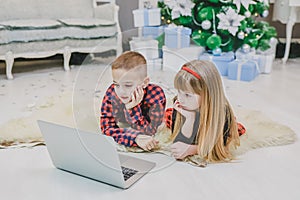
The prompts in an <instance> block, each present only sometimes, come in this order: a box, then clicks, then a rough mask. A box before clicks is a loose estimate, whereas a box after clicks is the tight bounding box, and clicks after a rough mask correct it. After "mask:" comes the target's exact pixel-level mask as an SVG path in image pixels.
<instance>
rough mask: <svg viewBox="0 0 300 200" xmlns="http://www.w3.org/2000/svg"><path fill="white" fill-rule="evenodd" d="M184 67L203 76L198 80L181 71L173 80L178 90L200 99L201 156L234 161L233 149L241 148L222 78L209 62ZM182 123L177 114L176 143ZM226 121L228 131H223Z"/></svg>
mask: <svg viewBox="0 0 300 200" xmlns="http://www.w3.org/2000/svg"><path fill="white" fill-rule="evenodd" d="M184 66H185V67H187V68H189V69H191V70H193V71H194V72H196V73H197V74H199V75H200V79H198V78H196V77H195V76H194V75H193V74H191V73H190V72H187V71H185V70H180V71H179V72H178V73H177V75H176V77H175V79H174V86H175V88H176V89H177V90H182V91H188V92H192V93H196V94H198V95H200V96H201V102H200V108H199V111H200V121H199V124H198V132H197V140H196V144H197V146H198V148H197V151H198V155H199V156H201V157H202V158H203V159H205V160H207V161H209V162H217V161H229V160H231V159H232V154H231V153H230V147H231V146H233V147H237V146H239V144H240V141H239V135H238V130H237V123H236V121H235V116H234V113H233V110H232V107H231V105H230V104H229V102H228V100H227V98H226V96H225V94H224V88H223V84H222V80H221V76H220V74H219V72H218V70H217V68H216V67H215V65H214V64H213V63H212V62H210V61H203V60H194V61H191V62H188V63H186V64H185V65H184ZM182 121H183V117H182V116H181V114H180V113H179V112H177V116H176V120H175V125H174V131H173V139H175V137H176V136H177V135H178V133H179V131H180V129H181V125H182ZM226 121H227V123H228V126H227V127H228V130H224V125H225V122H226ZM195 124H197V123H195ZM225 131H228V138H227V141H226V145H224V139H223V136H224V132H225Z"/></svg>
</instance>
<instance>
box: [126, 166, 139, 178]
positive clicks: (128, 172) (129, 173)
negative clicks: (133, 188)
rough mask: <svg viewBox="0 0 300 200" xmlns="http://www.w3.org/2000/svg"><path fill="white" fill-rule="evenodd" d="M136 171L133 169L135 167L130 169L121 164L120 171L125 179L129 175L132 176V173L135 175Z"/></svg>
mask: <svg viewBox="0 0 300 200" xmlns="http://www.w3.org/2000/svg"><path fill="white" fill-rule="evenodd" d="M137 172H138V171H137V170H135V169H130V168H127V167H123V166H122V173H123V176H124V180H125V181H127V180H128V179H129V178H130V177H132V176H133V175H135V174H136V173H137Z"/></svg>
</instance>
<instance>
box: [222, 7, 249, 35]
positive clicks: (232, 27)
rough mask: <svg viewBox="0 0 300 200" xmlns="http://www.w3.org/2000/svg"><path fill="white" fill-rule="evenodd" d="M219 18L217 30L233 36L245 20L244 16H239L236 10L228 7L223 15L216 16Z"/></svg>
mask: <svg viewBox="0 0 300 200" xmlns="http://www.w3.org/2000/svg"><path fill="white" fill-rule="evenodd" d="M217 17H218V18H219V20H220V21H219V24H218V29H224V30H228V31H229V33H231V34H232V35H233V36H235V34H236V32H237V31H238V29H239V26H240V25H241V21H242V20H244V19H245V16H242V15H239V14H238V13H237V12H236V10H234V9H233V8H231V7H229V8H228V10H227V11H226V12H225V13H219V14H217Z"/></svg>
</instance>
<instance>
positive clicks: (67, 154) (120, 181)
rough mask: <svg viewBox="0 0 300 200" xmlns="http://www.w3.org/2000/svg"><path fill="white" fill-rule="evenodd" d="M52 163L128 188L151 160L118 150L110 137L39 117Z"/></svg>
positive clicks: (58, 166) (141, 174) (72, 171)
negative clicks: (121, 152) (120, 152)
mask: <svg viewBox="0 0 300 200" xmlns="http://www.w3.org/2000/svg"><path fill="white" fill-rule="evenodd" d="M38 125H39V127H40V130H41V132H42V135H43V137H44V139H45V143H46V146H47V149H48V152H49V154H50V157H51V159H52V162H53V164H54V166H55V167H56V168H58V169H61V170H64V171H68V172H71V173H75V174H78V175H81V176H84V177H88V178H91V179H94V180H97V181H101V182H103V183H107V184H110V185H113V186H116V187H119V188H124V189H126V188H128V187H130V186H131V185H132V184H134V183H135V182H136V181H137V180H139V179H140V178H141V177H143V176H144V175H145V174H146V173H148V172H149V171H150V170H151V169H152V168H153V167H154V166H155V163H154V162H150V161H146V160H143V159H139V158H135V157H132V156H127V155H123V154H119V153H118V152H117V149H116V146H115V145H114V140H113V138H112V137H109V136H105V135H103V134H96V133H91V132H86V131H81V130H78V129H75V128H70V127H66V126H62V125H58V124H53V123H50V122H45V121H41V120H38Z"/></svg>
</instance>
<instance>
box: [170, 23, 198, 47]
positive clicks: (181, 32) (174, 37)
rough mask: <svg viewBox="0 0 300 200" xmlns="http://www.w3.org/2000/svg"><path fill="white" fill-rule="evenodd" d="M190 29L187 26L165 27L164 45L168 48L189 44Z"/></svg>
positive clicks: (187, 45)
mask: <svg viewBox="0 0 300 200" xmlns="http://www.w3.org/2000/svg"><path fill="white" fill-rule="evenodd" d="M191 33H192V30H191V29H190V28H187V27H181V26H169V27H166V28H165V46H166V47H168V48H171V49H172V48H177V49H178V48H185V47H189V46H190V35H191Z"/></svg>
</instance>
